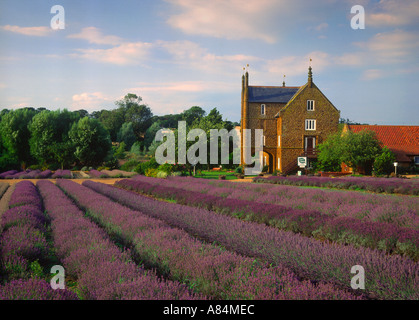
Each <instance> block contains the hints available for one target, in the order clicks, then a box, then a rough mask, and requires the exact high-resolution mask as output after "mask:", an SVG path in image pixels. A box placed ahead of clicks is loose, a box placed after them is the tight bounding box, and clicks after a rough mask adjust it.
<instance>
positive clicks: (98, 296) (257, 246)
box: [0, 176, 419, 300]
mask: <svg viewBox="0 0 419 320" xmlns="http://www.w3.org/2000/svg"><path fill="white" fill-rule="evenodd" d="M7 190H8V184H6V183H0V197H1V196H2V195H3V194H6V191H7ZM10 192H11V194H10V195H9V197H8V198H7V199H6V198H5V199H4V200H7V202H8V204H7V208H6V209H7V210H4V211H0V231H1V233H0V259H1V269H0V272H1V274H0V275H1V283H0V299H1V300H18V299H35V300H58V299H65V300H69V299H70V300H137V299H138V300H213V299H216V300H242V299H244V300H368V299H379V300H417V299H419V267H418V247H419V236H418V232H419V230H418V228H419V221H418V210H419V206H418V198H417V197H415V196H396V195H381V194H365V193H359V192H355V191H345V192H344V191H330V190H320V189H301V188H298V187H294V186H283V185H273V184H259V183H258V184H256V183H253V184H244V183H234V182H233V183H232V182H228V181H219V180H212V181H211V180H205V179H195V178H184V177H171V178H168V179H157V178H148V177H144V176H136V177H134V178H131V179H123V180H120V181H119V182H117V183H116V184H115V185H114V186H111V185H107V184H104V183H99V182H93V181H89V180H85V181H84V182H83V183H82V185H80V184H78V183H76V182H73V181H71V180H67V179H58V180H56V181H55V183H53V182H51V181H47V180H39V181H38V182H37V183H36V184H33V183H32V182H30V181H22V182H18V183H16V184H15V186H14V189H11V190H10V191H7V193H10ZM54 265H59V266H62V267H63V268H64V270H65V274H66V277H65V280H66V286H65V289H57V290H54V289H52V288H51V285H50V280H51V277H52V275H51V273H50V269H51V267H52V266H54ZM355 265H360V266H362V267H363V268H364V269H365V288H364V289H353V288H352V286H351V279H352V277H353V276H354V274H353V273H351V269H352V267H353V266H355Z"/></svg>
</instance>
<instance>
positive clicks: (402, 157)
mask: <svg viewBox="0 0 419 320" xmlns="http://www.w3.org/2000/svg"><path fill="white" fill-rule="evenodd" d="M363 130H369V131H373V132H375V134H376V136H377V139H378V140H379V141H380V142H381V144H382V146H383V147H384V146H386V147H388V148H389V149H390V150H391V151H393V152H394V154H395V155H396V162H398V164H399V166H400V167H402V168H406V169H407V168H409V167H412V166H415V165H419V126H391V125H356V124H345V126H344V127H343V131H342V132H343V133H345V132H348V131H350V132H353V133H358V132H361V131H363ZM342 172H353V169H352V168H350V167H348V166H347V165H346V164H342Z"/></svg>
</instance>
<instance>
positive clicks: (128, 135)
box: [117, 122, 137, 150]
mask: <svg viewBox="0 0 419 320" xmlns="http://www.w3.org/2000/svg"><path fill="white" fill-rule="evenodd" d="M136 140H137V138H136V136H135V133H134V128H133V125H132V122H125V123H124V124H123V125H122V127H121V129H120V130H119V132H118V136H117V141H118V142H124V143H125V147H126V148H127V150H130V149H131V147H132V145H133V144H134V143H135V141H136Z"/></svg>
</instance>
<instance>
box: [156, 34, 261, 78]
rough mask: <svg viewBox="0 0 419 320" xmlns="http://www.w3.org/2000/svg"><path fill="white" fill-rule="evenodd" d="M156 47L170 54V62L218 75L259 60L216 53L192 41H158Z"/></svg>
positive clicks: (234, 71)
mask: <svg viewBox="0 0 419 320" xmlns="http://www.w3.org/2000/svg"><path fill="white" fill-rule="evenodd" d="M156 47H159V48H162V49H163V50H165V51H166V52H168V53H169V54H170V55H171V60H170V62H171V63H176V64H180V65H183V66H184V67H185V68H188V69H193V70H195V71H197V70H199V71H200V72H206V73H208V74H216V75H218V76H219V77H223V76H227V75H228V74H231V73H234V74H237V72H240V70H241V68H242V67H243V66H244V65H246V64H247V63H250V62H255V61H260V60H261V59H260V58H257V57H254V56H249V55H243V54H235V55H216V54H214V53H211V52H209V50H208V49H206V48H202V47H201V46H200V45H198V44H197V43H195V42H192V41H187V40H184V41H158V42H156Z"/></svg>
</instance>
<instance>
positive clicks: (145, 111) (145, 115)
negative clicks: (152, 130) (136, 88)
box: [115, 93, 153, 140]
mask: <svg viewBox="0 0 419 320" xmlns="http://www.w3.org/2000/svg"><path fill="white" fill-rule="evenodd" d="M141 102H142V98H141V97H140V96H137V95H136V94H133V93H128V94H127V95H126V96H125V97H124V98H123V99H122V100H118V101H116V102H115V104H116V105H117V106H119V109H121V110H122V111H123V113H124V120H125V122H132V126H133V129H134V133H135V135H136V137H137V140H143V138H144V133H145V132H146V130H147V128H148V127H149V126H150V124H151V118H152V116H153V113H152V112H151V109H150V108H149V107H148V106H147V105H145V104H142V103H141ZM121 126H122V125H121Z"/></svg>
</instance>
